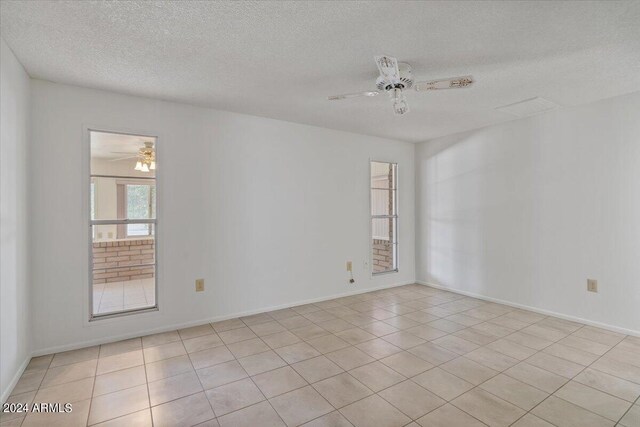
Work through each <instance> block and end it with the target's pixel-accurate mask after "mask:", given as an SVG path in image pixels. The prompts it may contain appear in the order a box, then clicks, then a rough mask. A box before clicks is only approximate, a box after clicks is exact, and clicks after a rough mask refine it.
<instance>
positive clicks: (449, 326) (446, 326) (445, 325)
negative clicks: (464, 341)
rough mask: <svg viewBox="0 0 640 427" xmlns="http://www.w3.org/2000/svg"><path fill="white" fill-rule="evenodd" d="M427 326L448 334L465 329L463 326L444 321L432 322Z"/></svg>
mask: <svg viewBox="0 0 640 427" xmlns="http://www.w3.org/2000/svg"><path fill="white" fill-rule="evenodd" d="M428 325H429V326H431V327H433V328H436V329H440V330H441V331H444V332H448V333H450V334H452V333H454V332H458V331H460V330H462V329H464V328H466V326H464V325H461V324H459V323H456V322H452V321H450V320H446V319H438V320H434V321H433V322H429V323H428Z"/></svg>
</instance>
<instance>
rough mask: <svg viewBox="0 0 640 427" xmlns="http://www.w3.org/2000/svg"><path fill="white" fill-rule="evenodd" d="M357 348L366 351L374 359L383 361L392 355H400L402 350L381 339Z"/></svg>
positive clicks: (366, 342) (364, 343) (367, 342)
mask: <svg viewBox="0 0 640 427" xmlns="http://www.w3.org/2000/svg"><path fill="white" fill-rule="evenodd" d="M356 348H358V349H360V350H362V351H364V352H365V353H367V354H368V355H369V356H371V357H373V358H374V359H382V358H384V357H388V356H391V355H392V354H396V353H400V352H401V351H402V349H401V348H400V347H396V346H395V345H393V344H391V343H390V342H387V341H385V340H383V339H381V338H376V339H372V340H369V341H365V342H363V343H360V344H358V345H356Z"/></svg>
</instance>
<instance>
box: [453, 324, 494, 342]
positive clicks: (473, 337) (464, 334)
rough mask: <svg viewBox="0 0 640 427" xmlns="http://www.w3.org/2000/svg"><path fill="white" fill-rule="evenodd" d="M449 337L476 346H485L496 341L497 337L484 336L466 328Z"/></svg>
mask: <svg viewBox="0 0 640 427" xmlns="http://www.w3.org/2000/svg"><path fill="white" fill-rule="evenodd" d="M451 336H454V337H458V338H462V339H464V340H466V341H469V342H472V343H474V344H476V345H487V344H489V343H492V342H494V341H496V340H497V339H498V337H495V336H492V335H488V334H485V333H483V332H480V331H477V330H474V329H473V328H467V329H463V330H461V331H458V332H454V333H453V334H451Z"/></svg>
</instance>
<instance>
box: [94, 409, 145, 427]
mask: <svg viewBox="0 0 640 427" xmlns="http://www.w3.org/2000/svg"><path fill="white" fill-rule="evenodd" d="M94 425H95V426H96V427H130V426H135V427H152V426H153V422H152V421H151V410H149V409H144V410H142V411H138V412H134V413H132V414H128V415H123V416H121V417H118V418H114V419H112V420H109V421H105V422H103V423H100V424H94Z"/></svg>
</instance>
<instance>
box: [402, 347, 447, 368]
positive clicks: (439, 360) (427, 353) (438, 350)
mask: <svg viewBox="0 0 640 427" xmlns="http://www.w3.org/2000/svg"><path fill="white" fill-rule="evenodd" d="M407 351H408V352H409V353H411V354H413V355H415V356H418V357H419V358H420V359H422V360H424V361H427V362H429V363H431V364H432V365H441V364H443V363H445V362H448V361H450V360H453V359H455V358H457V357H458V356H459V355H458V354H457V353H454V352H452V351H449V350H447V349H446V348H443V347H440V346H439V345H436V344H433V343H431V342H427V343H424V344H420V345H419V346H416V347H413V348H410V349H409V350H407Z"/></svg>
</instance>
